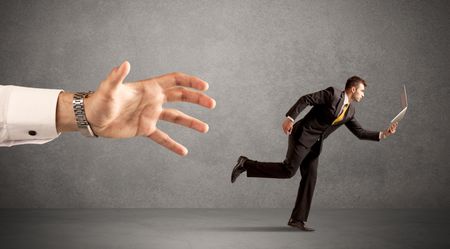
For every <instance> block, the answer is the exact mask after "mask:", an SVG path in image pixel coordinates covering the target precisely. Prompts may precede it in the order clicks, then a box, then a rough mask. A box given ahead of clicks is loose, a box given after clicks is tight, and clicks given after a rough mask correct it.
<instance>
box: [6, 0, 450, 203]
mask: <svg viewBox="0 0 450 249" xmlns="http://www.w3.org/2000/svg"><path fill="white" fill-rule="evenodd" d="M449 10H450V4H449V3H448V1H331V0H330V1H1V3H0V16H1V19H0V37H1V40H0V59H1V60H0V75H1V79H0V80H1V83H2V84H17V85H24V86H32V87H44V88H62V89H65V90H67V91H78V90H89V89H95V88H96V86H97V84H98V83H99V81H100V80H102V79H103V78H104V77H105V76H106V74H107V73H108V72H109V71H110V69H111V68H112V67H113V66H117V65H119V64H120V63H121V62H122V61H123V60H125V59H127V60H129V61H130V63H131V74H130V76H129V77H128V79H127V80H128V81H132V80H138V79H143V78H148V77H152V76H157V75H160V74H164V73H167V72H172V71H182V72H186V73H189V74H194V75H197V76H200V77H201V78H203V79H205V80H207V81H208V82H209V83H210V90H209V91H208V93H209V94H210V95H211V96H213V97H214V98H215V99H216V100H217V108H216V109H215V110H214V111H208V110H204V109H201V108H199V107H196V106H191V105H180V104H175V105H172V106H176V107H179V108H180V109H181V110H183V111H185V112H187V113H189V114H192V115H195V116H198V117H200V118H202V119H203V120H205V121H207V122H208V123H209V124H210V127H211V129H210V132H209V133H208V134H204V135H203V134H198V133H195V132H194V131H191V130H188V129H185V128H180V127H176V126H175V125H171V124H164V123H161V124H159V126H160V127H161V129H163V130H165V131H167V132H168V133H170V134H171V135H172V136H173V137H174V138H176V139H177V140H179V141H180V142H182V143H183V144H185V145H186V146H187V147H188V148H189V150H190V154H189V156H187V157H185V158H180V157H178V156H176V155H175V154H172V153H171V152H168V151H166V150H165V149H163V148H162V147H159V146H157V145H156V144H155V143H153V142H152V141H149V140H147V139H145V138H136V139H130V140H110V139H97V140H90V139H86V138H84V137H82V136H81V135H79V134H75V133H73V134H63V135H61V136H60V137H59V138H58V139H56V140H54V141H52V142H50V143H48V144H45V145H26V146H17V147H12V148H0V207H5V208H6V207H292V206H293V204H294V201H295V196H296V192H297V188H298V184H299V181H300V176H299V175H297V176H296V177H294V178H292V179H289V180H269V179H247V178H245V177H242V178H239V179H238V181H237V182H236V183H235V184H234V185H231V184H230V182H229V176H230V172H231V169H232V167H233V165H234V164H235V161H236V159H237V157H238V156H239V155H241V154H243V155H246V156H249V157H251V158H254V159H258V160H261V161H262V160H269V161H281V160H283V159H284V156H285V151H286V148H287V137H286V136H285V135H284V134H283V133H282V131H281V122H282V119H283V117H284V114H285V112H286V111H287V110H288V109H289V108H290V106H291V105H292V104H293V103H294V102H295V101H296V100H297V99H298V98H299V97H300V96H301V95H303V94H306V93H310V92H313V91H317V90H320V89H323V88H325V87H327V86H330V85H332V86H336V87H341V88H342V87H343V85H344V82H345V80H346V79H347V78H348V77H350V76H352V75H355V74H356V75H359V76H361V77H363V78H365V79H366V80H367V82H368V85H369V86H368V89H367V92H366V98H365V99H364V101H363V102H362V103H359V104H357V112H358V114H357V117H358V119H359V121H360V122H361V123H362V124H363V126H364V127H365V128H368V129H373V130H380V129H384V128H386V126H387V125H388V122H389V120H390V119H391V118H392V117H393V116H394V115H395V114H396V113H397V112H398V111H399V110H400V100H399V94H400V91H401V89H402V85H403V84H406V85H407V87H408V93H409V104H410V109H409V111H408V113H407V116H406V118H405V120H404V122H402V123H401V124H400V126H399V128H398V134H396V135H395V136H393V137H391V138H390V139H388V140H385V141H382V142H380V143H376V142H367V141H360V140H358V139H357V138H356V137H354V136H353V135H352V134H351V133H350V132H349V131H348V130H347V129H346V128H344V127H343V128H341V129H339V130H338V131H337V132H335V133H334V134H333V135H332V136H330V137H329V139H328V140H327V141H325V145H324V150H323V153H322V155H321V158H320V165H319V178H318V182H317V188H316V193H315V199H314V201H313V205H314V207H321V208H327V207H418V208H430V207H431V208H434V207H445V208H448V207H450V193H449V183H450V174H449V173H450V169H449V167H448V166H449V165H448V162H449V161H450V156H449V153H448V151H449V149H448V148H449V147H450V142H449V140H450V136H449V135H450V133H449V130H448V124H449V123H450V119H449V114H448V110H447V109H448V107H449V100H448V97H449V96H450V95H449V93H450V87H449V80H450V73H449V66H450V62H449V56H450V53H449V51H450V46H449V44H450V39H449V37H450V29H449V25H450V19H449Z"/></svg>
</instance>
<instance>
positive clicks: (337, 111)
mask: <svg viewBox="0 0 450 249" xmlns="http://www.w3.org/2000/svg"><path fill="white" fill-rule="evenodd" d="M344 94H345V92H344V91H343V92H342V93H341V95H340V96H339V98H340V99H339V101H338V103H337V107H336V110H335V111H334V116H335V117H337V116H339V112H340V111H341V109H342V106H343V105H344V100H345V97H344Z"/></svg>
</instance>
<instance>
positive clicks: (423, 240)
mask: <svg viewBox="0 0 450 249" xmlns="http://www.w3.org/2000/svg"><path fill="white" fill-rule="evenodd" d="M289 214H290V210H289V209H20V210H17V209H0V248H2V249H9V248H49V249H50V248H58V249H61V248H83V249H86V248H96V249H99V248H109V249H110V248H127V249H133V248H146V249H149V248H168V249H178V248H205V249H219V248H230V249H231V248H232V249H239V248H248V249H254V248H270V249H283V248H295V249H300V248H321V249H326V248H333V249H339V248H352V249H353V248H376V249H379V248H383V249H390V248H420V249H424V248H427V249H434V248H447V249H448V248H450V210H442V209H441V210H423V209H408V210H391V209H388V210H369V209H335V210H315V209H313V210H312V213H311V216H310V221H309V222H308V224H309V225H310V226H312V227H314V228H315V229H316V231H315V232H312V233H308V232H300V231H297V230H294V229H292V228H290V227H288V226H286V223H287V219H288V217H289Z"/></svg>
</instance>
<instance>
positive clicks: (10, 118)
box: [0, 85, 62, 146]
mask: <svg viewBox="0 0 450 249" xmlns="http://www.w3.org/2000/svg"><path fill="white" fill-rule="evenodd" d="M61 91H62V90H59V89H58V90H56V89H40V88H29V87H20V86H11V85H8V86H2V85H0V146H13V145H19V144H43V143H47V142H49V141H51V140H53V139H55V138H56V137H58V136H59V133H58V132H57V130H56V106H57V103H58V96H59V93H60V92H61Z"/></svg>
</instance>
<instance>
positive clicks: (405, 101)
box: [391, 85, 408, 124]
mask: <svg viewBox="0 0 450 249" xmlns="http://www.w3.org/2000/svg"><path fill="white" fill-rule="evenodd" d="M400 98H401V101H402V110H401V111H400V113H399V114H397V116H395V118H394V119H392V120H391V124H393V123H396V122H397V123H398V122H399V121H400V120H402V119H403V117H404V116H405V114H406V109H408V96H407V95H406V86H405V85H403V93H402V94H401V95H400Z"/></svg>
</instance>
